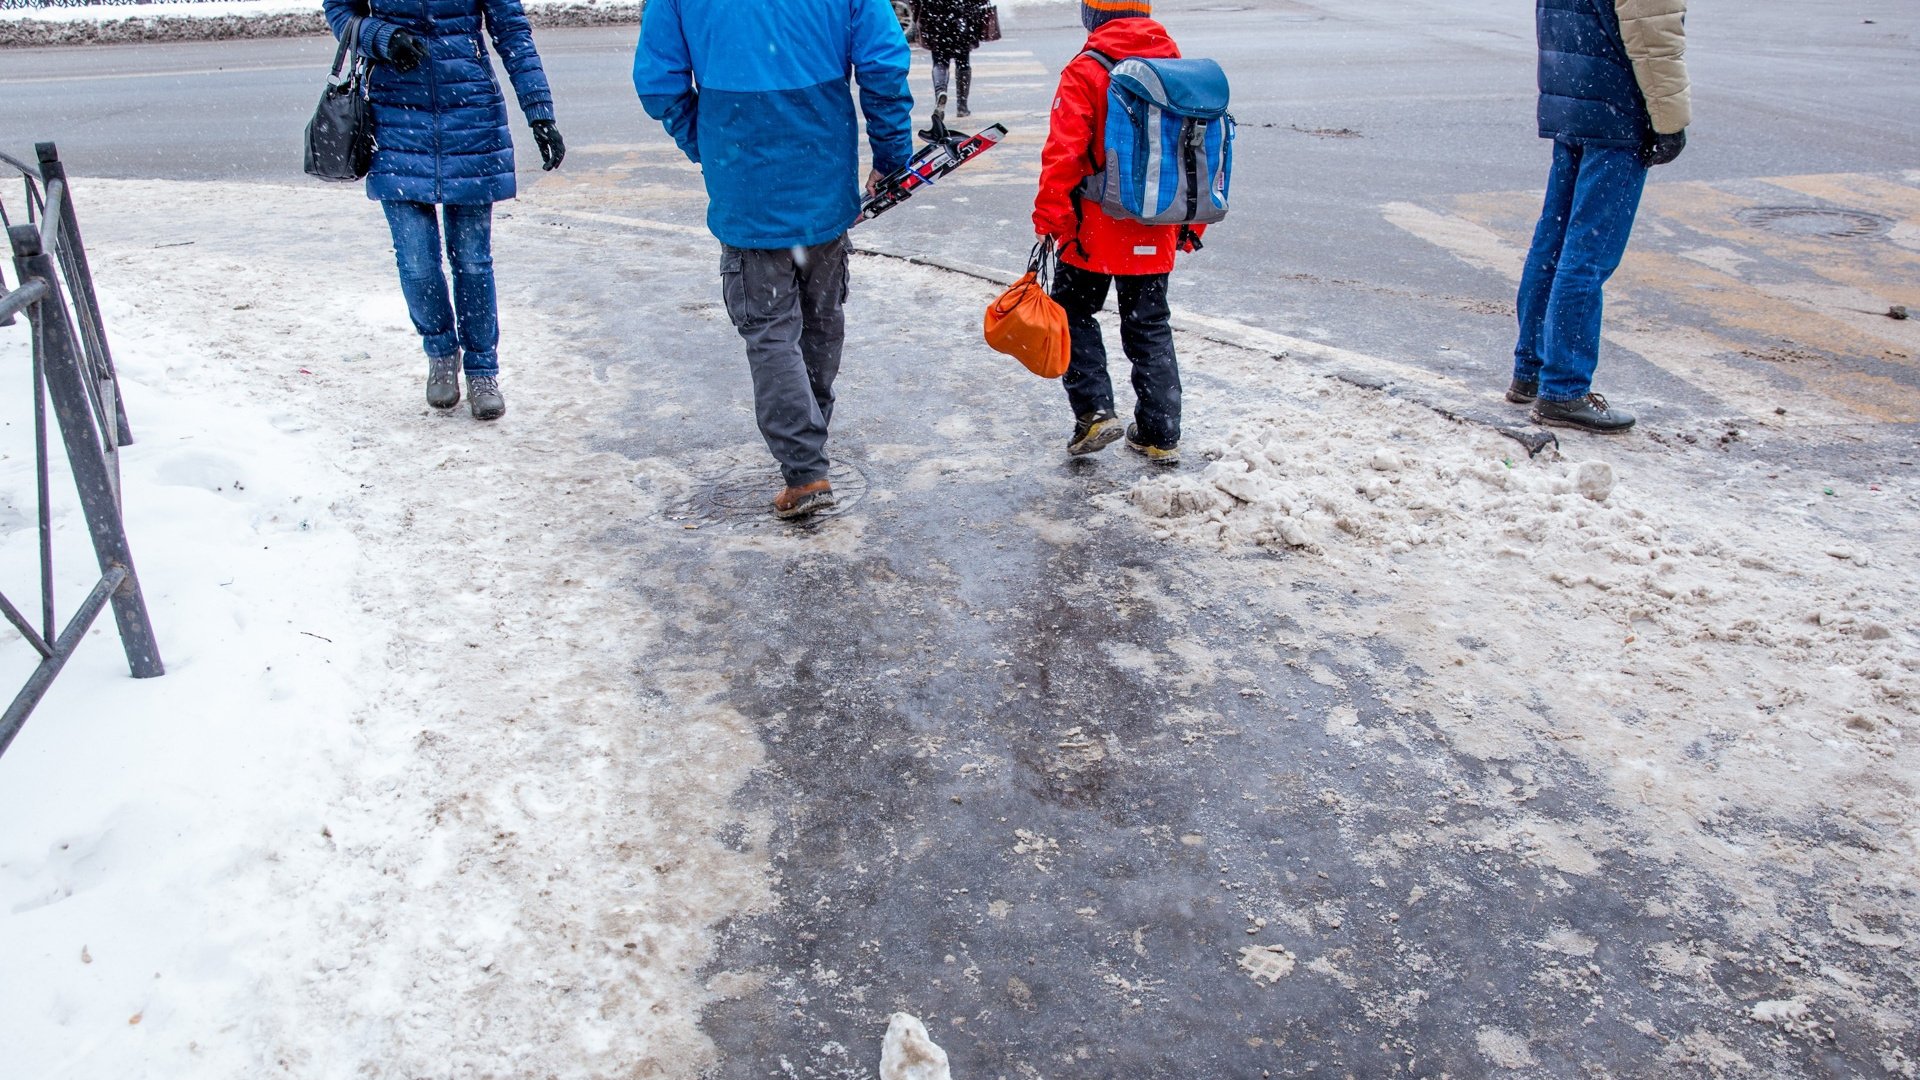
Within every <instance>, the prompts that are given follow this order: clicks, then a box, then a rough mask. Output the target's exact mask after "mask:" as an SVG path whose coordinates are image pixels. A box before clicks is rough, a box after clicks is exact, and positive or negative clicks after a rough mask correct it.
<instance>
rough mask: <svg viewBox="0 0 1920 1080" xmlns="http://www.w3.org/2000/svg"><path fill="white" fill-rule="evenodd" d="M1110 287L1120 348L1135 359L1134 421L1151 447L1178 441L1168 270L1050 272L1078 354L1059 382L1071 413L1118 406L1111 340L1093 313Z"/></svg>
mask: <svg viewBox="0 0 1920 1080" xmlns="http://www.w3.org/2000/svg"><path fill="white" fill-rule="evenodd" d="M1109 284H1113V285H1117V287H1118V292H1119V294H1120V297H1119V299H1120V347H1121V348H1122V349H1123V350H1125V351H1126V354H1127V359H1128V360H1129V361H1131V362H1132V364H1133V396H1134V410H1133V419H1134V423H1136V424H1138V425H1140V438H1141V439H1142V441H1144V442H1146V443H1147V444H1149V445H1152V446H1161V447H1173V446H1178V445H1180V365H1179V362H1178V361H1177V360H1176V359H1175V357H1174V355H1173V327H1172V326H1171V325H1169V323H1168V318H1169V315H1170V313H1169V311H1168V309H1167V275H1165V274H1121V275H1117V276H1116V275H1111V274H1097V273H1095V272H1093V271H1091V270H1082V269H1080V268H1079V267H1077V266H1071V265H1069V264H1067V263H1065V262H1061V263H1059V264H1057V266H1056V268H1055V271H1054V276H1053V298H1054V300H1056V301H1057V302H1058V303H1059V304H1060V306H1061V307H1063V308H1066V309H1067V329H1068V332H1069V334H1070V336H1071V337H1072V339H1073V357H1072V359H1071V360H1070V361H1069V362H1068V364H1067V374H1066V377H1065V378H1064V379H1062V380H1061V382H1062V384H1063V385H1065V386H1066V389H1067V402H1068V403H1069V404H1071V405H1072V406H1073V415H1074V416H1076V417H1080V416H1085V415H1087V414H1088V413H1094V412H1105V411H1109V410H1111V409H1112V408H1113V380H1112V378H1110V377H1109V376H1108V375H1107V345H1106V342H1105V341H1104V340H1102V338H1101V336H1100V324H1099V323H1098V322H1096V321H1094V314H1095V313H1096V312H1098V311H1099V310H1100V309H1101V307H1103V306H1105V304H1106V302H1107V288H1108V286H1109Z"/></svg>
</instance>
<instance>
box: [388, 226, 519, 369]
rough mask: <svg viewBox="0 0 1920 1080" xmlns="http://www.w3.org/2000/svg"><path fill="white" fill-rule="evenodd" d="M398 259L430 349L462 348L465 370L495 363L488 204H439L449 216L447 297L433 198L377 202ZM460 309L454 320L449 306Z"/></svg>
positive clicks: (439, 352) (416, 322)
mask: <svg viewBox="0 0 1920 1080" xmlns="http://www.w3.org/2000/svg"><path fill="white" fill-rule="evenodd" d="M380 206H381V207H382V208H383V209H385V210H386V212H387V227H388V228H389V229H391V230H392V231H393V255H394V259H395V260H396V261H397V262H399V264H400V291H401V292H402V293H404V294H406V297H407V313H408V314H409V315H411V316H412V317H413V328H414V329H415V330H418V331H419V332H420V341H421V344H423V345H425V346H426V349H427V355H428V356H452V355H453V353H454V350H455V349H464V350H466V361H465V363H464V365H463V366H464V367H465V368H466V371H467V374H468V375H493V374H496V373H498V372H499V370H500V359H499V356H498V354H497V353H496V352H495V350H496V349H497V348H499V345H500V316H499V312H498V310H497V309H496V307H495V301H494V293H493V204H492V203H482V204H480V205H478V206H456V205H453V204H451V203H449V204H447V205H446V206H443V207H441V208H440V210H441V213H442V214H444V215H445V217H446V223H447V229H446V233H447V261H448V262H449V263H451V264H452V265H453V297H452V299H451V300H449V299H448V297H447V276H446V274H444V273H443V272H442V271H441V266H440V220H439V218H440V215H437V214H435V213H434V207H433V204H431V203H416V202H382V203H381V204H380ZM456 310H457V311H458V312H459V314H460V318H459V322H458V324H457V329H456V323H455V321H454V312H455V311H456Z"/></svg>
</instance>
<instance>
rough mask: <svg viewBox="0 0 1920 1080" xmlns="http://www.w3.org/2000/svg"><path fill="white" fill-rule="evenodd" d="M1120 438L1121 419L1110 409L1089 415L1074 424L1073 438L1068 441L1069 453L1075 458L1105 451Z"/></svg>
mask: <svg viewBox="0 0 1920 1080" xmlns="http://www.w3.org/2000/svg"><path fill="white" fill-rule="evenodd" d="M1118 438H1120V418H1119V417H1117V416H1115V415H1113V411H1112V410H1111V409H1109V410H1108V411H1106V412H1097V413H1088V414H1087V415H1085V416H1082V417H1080V418H1079V419H1077V420H1075V421H1074V422H1073V438H1071V439H1069V440H1068V441H1067V453H1069V454H1072V455H1074V456H1075V457H1078V456H1080V455H1081V454H1091V453H1093V452H1095V451H1097V450H1105V449H1106V448H1107V447H1109V446H1112V445H1113V443H1114V440H1116V439H1118Z"/></svg>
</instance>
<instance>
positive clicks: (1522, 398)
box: [1507, 378, 1540, 405]
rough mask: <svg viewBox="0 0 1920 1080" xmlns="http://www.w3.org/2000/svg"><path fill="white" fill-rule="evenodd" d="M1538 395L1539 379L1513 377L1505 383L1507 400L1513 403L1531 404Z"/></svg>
mask: <svg viewBox="0 0 1920 1080" xmlns="http://www.w3.org/2000/svg"><path fill="white" fill-rule="evenodd" d="M1539 397H1540V380H1539V379H1521V378H1515V379H1514V380H1513V381H1512V382H1510V383H1508V384H1507V400H1508V401H1511V402H1513V403H1514V404H1515V405H1531V404H1533V403H1534V401H1535V400H1536V399H1538V398H1539Z"/></svg>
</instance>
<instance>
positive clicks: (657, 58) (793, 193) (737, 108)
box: [633, 0, 913, 248]
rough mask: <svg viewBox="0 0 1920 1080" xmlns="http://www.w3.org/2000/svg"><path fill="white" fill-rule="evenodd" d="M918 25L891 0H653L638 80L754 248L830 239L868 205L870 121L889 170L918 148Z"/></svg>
mask: <svg viewBox="0 0 1920 1080" xmlns="http://www.w3.org/2000/svg"><path fill="white" fill-rule="evenodd" d="M910 64H911V59H910V57H909V55H908V53H907V39H906V37H905V36H904V35H902V34H901V32H900V22H899V20H898V18H896V17H895V15H894V13H893V7H892V6H891V5H890V4H888V3H887V0H651V2H649V3H648V4H647V6H646V10H645V14H644V15H643V16H642V17H641V22H640V40H639V43H638V44H637V45H636V46H635V48H634V55H633V87H634V89H635V90H636V91H637V92H638V93H639V95H640V104H641V105H642V106H643V107H644V108H645V109H646V111H647V115H648V116H651V117H653V118H654V119H656V120H659V121H660V122H661V123H662V124H664V125H665V126H666V129H667V132H668V134H670V135H672V136H673V140H674V142H675V143H677V144H678V145H679V147H680V149H681V150H682V151H684V152H685V153H686V155H687V157H688V159H689V160H692V161H695V162H697V163H699V165H700V171H701V173H702V174H703V175H704V177H705V179H706V184H707V196H708V199H709V206H708V210H707V228H708V229H709V230H711V231H712V233H713V234H714V235H715V236H716V237H719V238H720V240H721V241H722V242H723V243H727V244H732V245H733V246H734V247H742V248H783V247H793V246H808V245H812V244H821V243H825V242H826V241H828V240H831V239H833V238H834V237H836V236H839V235H840V234H841V233H843V232H846V231H847V228H848V227H849V226H850V225H852V224H853V219H854V217H855V216H856V215H858V214H859V212H860V182H859V181H860V178H859V175H858V173H857V172H856V171H855V170H856V169H857V167H858V164H859V127H858V125H857V123H856V121H855V118H854V106H853V88H852V86H851V85H850V83H849V76H852V77H853V78H856V79H858V80H859V83H860V112H861V113H862V114H863V115H865V117H866V121H867V143H868V145H869V146H871V147H872V150H873V167H874V168H876V169H878V170H879V171H880V172H881V173H882V174H886V173H890V172H892V171H893V170H895V169H897V168H899V167H900V166H902V165H905V164H906V163H907V158H908V157H909V156H910V155H911V154H912V153H913V134H912V129H913V92H912V91H911V90H909V89H908V88H907V72H908V69H909V66H910Z"/></svg>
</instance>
